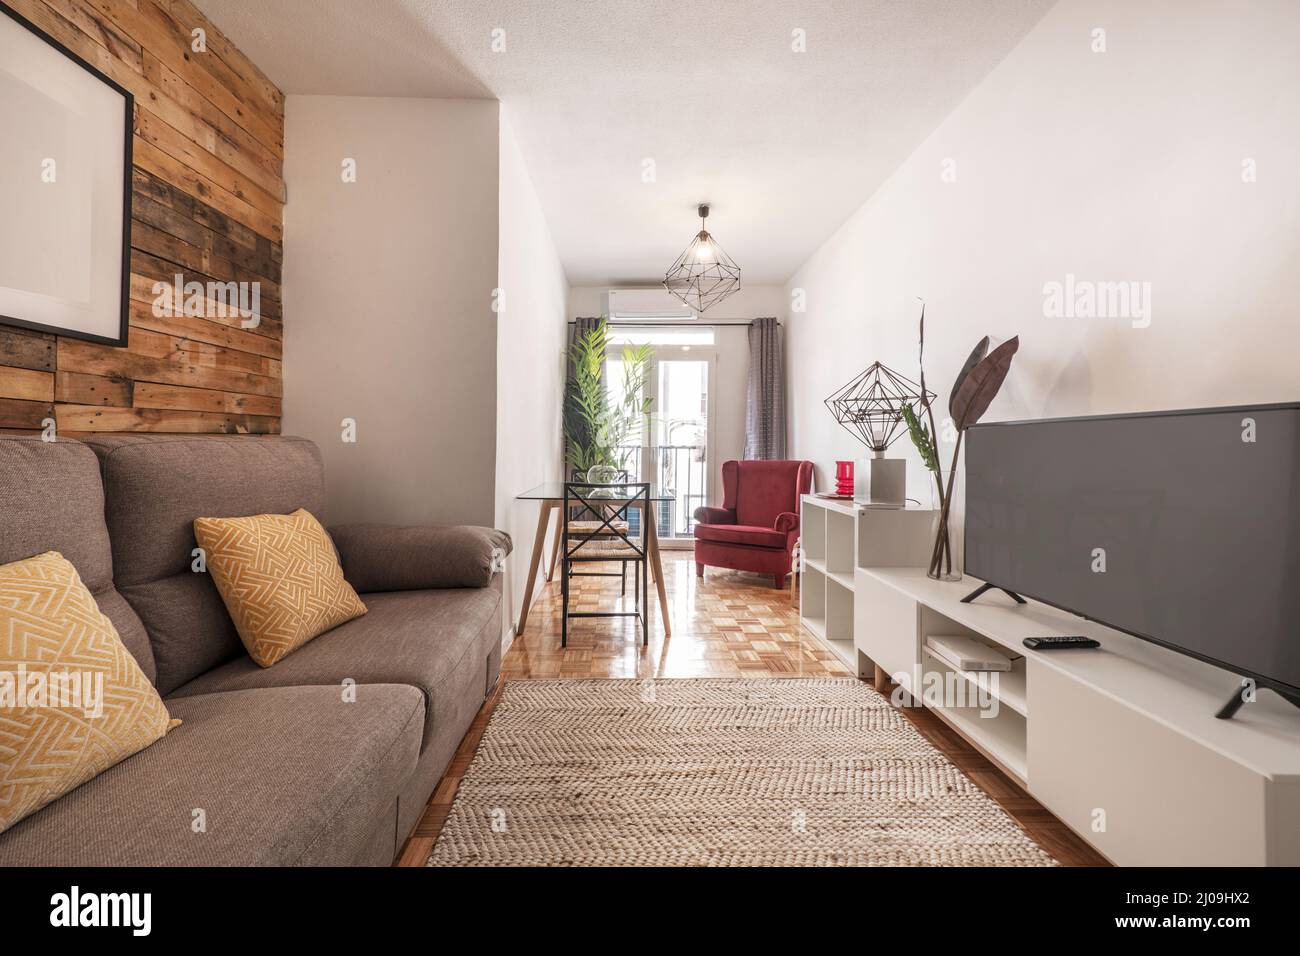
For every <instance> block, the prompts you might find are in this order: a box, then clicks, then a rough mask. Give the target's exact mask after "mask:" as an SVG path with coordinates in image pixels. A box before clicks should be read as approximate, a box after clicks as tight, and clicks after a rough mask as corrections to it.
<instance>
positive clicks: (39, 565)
mask: <svg viewBox="0 0 1300 956" xmlns="http://www.w3.org/2000/svg"><path fill="white" fill-rule="evenodd" d="M33 678H35V679H36V680H35V681H33ZM33 695H35V697H34V699H33ZM0 711H3V719H0V831H3V830H6V829H8V828H9V827H11V826H13V825H14V824H15V823H17V822H18V821H19V820H21V819H23V817H26V816H30V815H31V814H33V813H35V812H36V811H37V810H39V809H40V808H41V807H43V806H45V805H46V804H48V803H50V802H52V801H54V800H57V799H58V798H59V797H61V796H63V795H64V794H65V793H67V792H69V791H70V790H74V789H76V788H77V787H79V786H81V785H82V784H83V783H85V782H86V781H87V780H92V779H94V778H95V777H96V776H98V775H99V774H100V773H103V772H104V771H105V770H107V769H108V768H109V767H111V766H113V765H114V764H116V763H119V762H120V761H122V760H125V759H126V758H127V757H130V756H131V755H132V754H135V753H139V752H140V751H141V750H143V749H144V748H146V747H148V746H149V745H150V744H152V743H154V742H155V741H158V740H161V739H162V737H163V735H164V734H166V733H167V731H168V730H170V729H171V728H172V727H173V726H174V722H173V721H172V720H171V719H170V718H169V717H168V716H167V708H166V707H165V706H163V702H162V698H160V697H159V696H158V691H157V690H156V689H155V688H154V686H153V684H151V683H149V678H147V677H145V676H144V672H143V671H142V670H140V665H139V664H137V663H136V661H135V658H134V657H132V656H131V652H130V651H128V650H127V649H126V647H125V645H123V643H122V639H121V638H120V637H118V635H117V630H116V629H115V628H114V627H113V623H112V622H111V621H110V620H109V619H108V618H107V617H106V616H105V615H104V613H103V612H102V611H100V610H99V607H98V606H97V605H96V604H95V599H94V598H93V597H91V595H90V591H88V590H87V589H86V586H85V585H84V584H83V583H82V582H81V578H79V577H78V576H77V569H76V568H74V567H73V566H72V564H71V562H69V561H68V560H67V559H66V558H65V557H63V555H61V554H59V553H58V552H57V551H47V552H45V553H44V554H40V555H37V556H36V557H34V558H24V559H23V560H21V561H13V562H11V563H9V564H0Z"/></svg>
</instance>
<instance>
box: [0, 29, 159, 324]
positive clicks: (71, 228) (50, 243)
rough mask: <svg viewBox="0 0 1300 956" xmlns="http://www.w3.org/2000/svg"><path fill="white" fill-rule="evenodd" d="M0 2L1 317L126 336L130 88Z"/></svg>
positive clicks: (7, 321) (13, 321)
mask: <svg viewBox="0 0 1300 956" xmlns="http://www.w3.org/2000/svg"><path fill="white" fill-rule="evenodd" d="M0 13H3V14H5V15H4V16H0V210H3V211H4V212H3V215H0V324H3V325H13V326H18V327H21V328H26V329H35V330H37V331H40V332H53V333H56V334H58V335H68V336H72V337H74V338H79V339H87V340H89V341H91V342H100V343H103V344H105V345H116V346H124V345H126V339H127V316H128V302H129V299H130V272H131V269H130V263H131V131H132V125H133V123H132V119H133V110H134V99H133V98H132V96H131V94H130V93H129V92H127V91H126V90H125V89H123V88H122V87H121V86H119V85H118V84H117V83H115V82H113V81H112V80H111V79H109V78H108V77H107V76H105V75H104V74H103V73H101V72H99V71H98V70H96V69H95V68H94V67H93V66H91V65H90V64H89V63H87V62H85V61H84V60H82V59H81V58H80V57H78V56H76V55H75V54H74V53H72V52H70V51H69V50H67V49H65V48H64V47H62V46H61V45H60V44H59V43H58V42H57V41H55V40H54V39H53V38H52V37H50V36H48V35H47V34H45V33H44V32H42V31H41V30H40V29H38V28H37V27H36V26H34V25H33V24H31V23H29V22H28V21H27V20H25V19H23V18H22V17H20V16H19V15H18V14H17V13H15V12H13V11H12V10H10V9H9V8H8V7H7V6H5V5H4V4H3V3H0Z"/></svg>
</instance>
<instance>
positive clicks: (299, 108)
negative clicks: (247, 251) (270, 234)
mask: <svg viewBox="0 0 1300 956" xmlns="http://www.w3.org/2000/svg"><path fill="white" fill-rule="evenodd" d="M346 158H351V159H355V160H356V164H357V181H356V182H354V183H345V182H343V181H342V176H341V163H342V162H343V160H344V159H346ZM497 159H498V104H497V103H496V101H494V100H427V99H384V98H374V97H340V96H290V97H288V98H287V100H286V104H285V162H284V176H285V182H286V183H287V188H288V204H287V205H286V207H285V214H284V218H285V238H284V249H285V261H284V306H285V314H286V321H285V343H284V344H285V348H284V351H285V362H284V390H285V395H284V431H285V433H286V434H294V435H304V436H306V437H308V438H311V439H312V440H314V441H316V442H317V443H318V444H319V445H320V448H321V451H322V452H323V454H324V457H325V471H326V481H327V485H328V518H329V520H330V521H331V522H343V521H382V522H392V523H412V524H417V523H437V524H457V523H471V524H485V525H490V524H492V523H493V521H494V518H495V506H496V502H495V499H494V485H495V471H496V450H497V438H496V428H495V423H496V417H497V416H496V400H497V396H496V385H497V355H496V345H497V317H496V316H495V315H494V314H493V312H492V309H491V296H492V290H493V288H495V287H496V285H497V268H498V262H497V249H498V218H497V203H498V177H497ZM344 418H353V419H355V420H356V423H357V442H356V443H355V444H344V443H343V442H342V441H341V440H340V436H341V429H340V422H341V420H342V419H344Z"/></svg>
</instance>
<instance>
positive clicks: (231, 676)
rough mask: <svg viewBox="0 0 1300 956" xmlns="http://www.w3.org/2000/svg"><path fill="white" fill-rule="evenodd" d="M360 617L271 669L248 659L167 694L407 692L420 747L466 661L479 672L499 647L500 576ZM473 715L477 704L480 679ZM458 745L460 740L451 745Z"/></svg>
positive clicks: (382, 606) (377, 600)
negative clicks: (421, 699) (421, 701)
mask: <svg viewBox="0 0 1300 956" xmlns="http://www.w3.org/2000/svg"><path fill="white" fill-rule="evenodd" d="M361 599H362V600H363V601H364V602H365V604H366V607H367V608H369V611H368V613H367V614H366V615H365V616H364V617H359V618H357V619H356V620H354V621H349V622H348V623H346V624H343V625H341V626H340V627H336V628H335V629H334V630H332V631H329V632H328V633H325V634H322V635H321V636H320V637H318V638H316V639H315V640H314V641H312V642H311V643H310V644H307V645H305V646H303V647H302V648H300V649H299V650H297V651H295V652H294V653H292V654H290V655H289V656H288V657H286V658H284V660H282V661H280V662H279V663H278V664H276V665H275V666H274V667H268V668H263V667H258V666H257V664H255V663H254V662H253V661H252V660H251V659H249V658H247V657H240V658H236V659H235V660H233V661H230V662H229V663H227V664H223V665H221V666H220V667H218V668H216V669H214V670H211V671H208V673H206V674H203V675H201V676H199V677H197V678H195V679H194V680H192V681H190V682H189V683H187V684H185V685H183V686H181V687H179V688H177V689H176V691H174V693H173V696H172V698H170V699H172V700H174V699H177V698H180V697H187V696H192V695H194V694H211V693H216V692H219V691H230V690H245V689H250V688H256V687H291V686H294V685H300V684H301V685H308V684H329V685H333V686H338V685H339V684H340V683H341V682H342V681H344V680H347V679H349V678H350V679H352V680H354V681H356V682H357V683H358V684H381V683H382V684H410V685H411V686H413V687H418V688H419V689H420V690H421V691H422V692H423V693H424V695H425V728H424V741H423V744H422V749H423V747H427V746H429V743H430V742H431V741H432V739H433V735H434V733H435V732H437V733H439V734H441V733H443V729H442V728H439V727H435V726H434V718H435V716H436V715H437V713H438V712H439V710H440V709H444V708H442V707H441V702H440V701H439V697H440V695H443V694H453V695H455V694H460V693H461V690H460V686H461V685H460V683H459V682H458V681H457V680H456V679H455V678H454V675H455V674H456V673H457V670H458V667H459V666H460V664H461V661H462V660H463V659H465V658H467V657H468V658H469V659H470V660H471V661H475V662H476V664H475V666H476V667H477V668H478V669H479V670H480V671H481V669H482V668H483V667H484V666H485V662H486V660H487V655H488V652H489V649H490V645H491V643H492V641H494V640H495V641H497V642H499V641H500V639H501V630H500V628H501V623H500V622H501V616H500V603H501V586H500V576H498V578H497V580H496V581H494V582H493V584H492V586H490V587H486V588H451V589H447V590H440V591H392V592H385V593H376V594H363V595H361ZM473 693H474V694H476V695H477V697H476V699H475V702H474V707H475V709H477V707H478V705H479V704H481V703H482V702H483V678H482V677H480V678H479V683H478V685H477V687H474V688H473ZM458 739H459V738H458Z"/></svg>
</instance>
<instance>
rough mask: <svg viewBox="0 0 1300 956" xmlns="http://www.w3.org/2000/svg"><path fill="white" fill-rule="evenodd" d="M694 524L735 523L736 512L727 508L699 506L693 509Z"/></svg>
mask: <svg viewBox="0 0 1300 956" xmlns="http://www.w3.org/2000/svg"><path fill="white" fill-rule="evenodd" d="M695 522H696V524H735V523H736V512H735V511H732V510H730V509H728V508H706V507H703V506H701V507H699V508H696V509H695Z"/></svg>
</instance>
